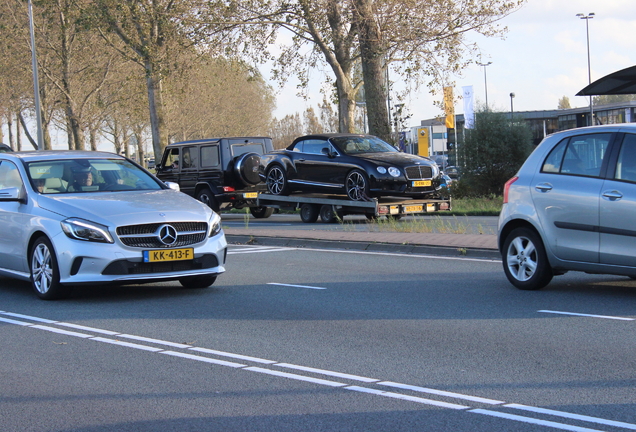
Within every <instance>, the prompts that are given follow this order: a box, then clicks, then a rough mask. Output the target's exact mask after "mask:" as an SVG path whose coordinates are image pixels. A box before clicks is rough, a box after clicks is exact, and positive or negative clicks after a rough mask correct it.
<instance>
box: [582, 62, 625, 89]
mask: <svg viewBox="0 0 636 432" xmlns="http://www.w3.org/2000/svg"><path fill="white" fill-rule="evenodd" d="M620 94H636V66H632V67H628V68H626V69H623V70H619V71H618V72H614V73H611V74H609V75H606V76H604V77H603V78H601V79H597V80H596V81H594V82H593V83H592V84H590V85H588V86H587V87H585V88H584V89H583V90H581V91H580V92H578V93H577V94H576V95H577V96H593V95H620Z"/></svg>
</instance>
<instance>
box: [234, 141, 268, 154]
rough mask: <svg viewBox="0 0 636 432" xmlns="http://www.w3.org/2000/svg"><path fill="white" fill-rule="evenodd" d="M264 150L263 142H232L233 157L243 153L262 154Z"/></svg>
mask: <svg viewBox="0 0 636 432" xmlns="http://www.w3.org/2000/svg"><path fill="white" fill-rule="evenodd" d="M264 152H265V150H264V149H263V144H260V143H248V144H232V156H234V157H236V156H240V155H242V154H245V153H256V154H259V155H262V154H263V153H264Z"/></svg>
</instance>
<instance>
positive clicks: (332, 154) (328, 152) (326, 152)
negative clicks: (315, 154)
mask: <svg viewBox="0 0 636 432" xmlns="http://www.w3.org/2000/svg"><path fill="white" fill-rule="evenodd" d="M320 153H322V154H324V155H326V156H327V157H330V158H334V157H336V152H333V151H331V150H330V149H329V147H323V149H322V150H320Z"/></svg>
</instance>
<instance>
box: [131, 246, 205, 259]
mask: <svg viewBox="0 0 636 432" xmlns="http://www.w3.org/2000/svg"><path fill="white" fill-rule="evenodd" d="M143 254H144V262H164V261H185V260H191V259H194V249H193V248H183V249H157V250H149V251H144V252H143Z"/></svg>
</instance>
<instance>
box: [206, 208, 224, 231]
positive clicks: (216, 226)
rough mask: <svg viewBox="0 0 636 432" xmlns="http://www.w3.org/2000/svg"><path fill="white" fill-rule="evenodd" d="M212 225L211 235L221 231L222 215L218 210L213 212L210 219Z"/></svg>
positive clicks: (210, 225) (209, 222)
mask: <svg viewBox="0 0 636 432" xmlns="http://www.w3.org/2000/svg"><path fill="white" fill-rule="evenodd" d="M208 226H209V227H210V237H213V236H215V235H217V234H218V233H220V232H221V216H219V215H218V213H216V212H212V217H211V218H210V220H209V221H208Z"/></svg>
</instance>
